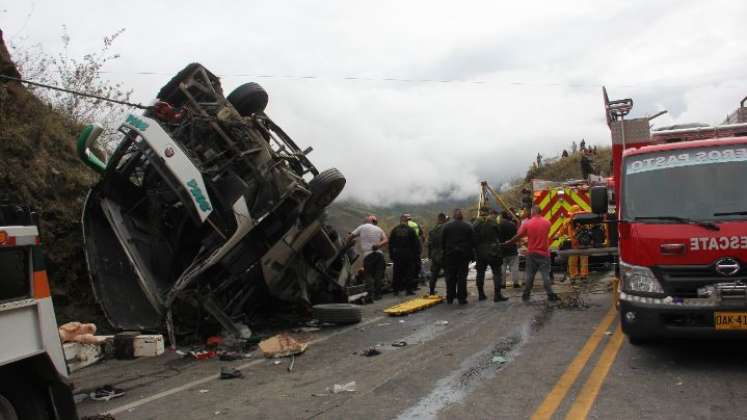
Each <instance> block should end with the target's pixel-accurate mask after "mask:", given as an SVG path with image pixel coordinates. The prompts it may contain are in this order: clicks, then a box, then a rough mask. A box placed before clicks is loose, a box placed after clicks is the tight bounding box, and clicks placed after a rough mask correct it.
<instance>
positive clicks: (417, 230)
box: [405, 213, 425, 288]
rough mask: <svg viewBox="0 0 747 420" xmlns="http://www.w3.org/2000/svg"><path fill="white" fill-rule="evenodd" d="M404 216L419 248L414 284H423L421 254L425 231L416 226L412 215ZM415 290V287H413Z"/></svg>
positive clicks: (416, 256) (406, 214)
mask: <svg viewBox="0 0 747 420" xmlns="http://www.w3.org/2000/svg"><path fill="white" fill-rule="evenodd" d="M405 216H406V217H407V226H410V227H411V228H412V230H414V231H415V235H417V237H418V244H419V245H420V247H419V248H418V252H417V254H416V255H415V262H414V264H415V282H416V283H421V284H425V280H424V279H423V280H422V281H421V276H420V275H421V274H422V273H421V272H422V271H423V260H422V252H423V240H424V236H425V230H423V228H422V227H421V226H420V224H418V222H416V221H414V220H412V215H410V213H405ZM415 287H416V288H417V285H416V286H415Z"/></svg>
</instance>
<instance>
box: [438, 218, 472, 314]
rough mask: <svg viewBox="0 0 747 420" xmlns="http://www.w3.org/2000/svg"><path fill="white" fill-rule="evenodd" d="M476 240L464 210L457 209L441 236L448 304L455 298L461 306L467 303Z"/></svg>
mask: <svg viewBox="0 0 747 420" xmlns="http://www.w3.org/2000/svg"><path fill="white" fill-rule="evenodd" d="M474 240H475V238H474V232H473V230H472V226H471V225H470V224H469V223H467V222H465V221H464V214H463V213H462V209H455V210H454V220H452V221H451V222H449V223H447V224H446V225H445V226H444V229H443V233H442V236H441V247H442V249H443V250H444V269H445V270H446V303H448V304H451V303H453V302H454V299H455V298H456V299H458V300H459V303H460V304H461V305H464V304H466V303H467V272H468V271H469V263H470V261H472V260H474V255H475V243H474Z"/></svg>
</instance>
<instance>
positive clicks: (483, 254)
mask: <svg viewBox="0 0 747 420" xmlns="http://www.w3.org/2000/svg"><path fill="white" fill-rule="evenodd" d="M472 229H473V231H474V235H475V239H474V242H475V247H476V250H477V252H476V257H477V264H475V270H476V271H477V275H476V277H475V283H476V284H477V299H478V300H485V299H487V296H486V295H485V272H486V271H487V269H488V267H490V271H491V272H492V273H493V289H494V294H493V302H502V301H504V300H506V299H507V298H506V297H504V296H503V295H502V294H501V277H502V276H501V266H502V261H501V251H500V242H499V239H500V226H499V225H498V221H497V220H496V216H494V215H488V209H486V208H482V209H480V216H479V217H478V218H477V220H476V221H475V223H474V224H473V225H472Z"/></svg>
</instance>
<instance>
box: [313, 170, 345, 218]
mask: <svg viewBox="0 0 747 420" xmlns="http://www.w3.org/2000/svg"><path fill="white" fill-rule="evenodd" d="M345 182H346V180H345V176H344V175H343V174H342V172H340V171H339V170H337V169H335V168H331V169H327V170H326V171H322V172H321V173H319V175H317V176H315V177H314V178H313V179H312V180H311V181H309V189H310V190H311V197H309V199H308V200H307V201H306V205H305V206H304V209H303V221H304V222H305V223H311V222H312V221H313V220H315V219H317V218H318V217H319V216H321V214H322V213H323V212H324V209H325V208H326V207H327V206H328V205H330V204H332V202H333V201H334V200H335V198H337V196H338V195H340V193H341V192H342V189H343V188H345Z"/></svg>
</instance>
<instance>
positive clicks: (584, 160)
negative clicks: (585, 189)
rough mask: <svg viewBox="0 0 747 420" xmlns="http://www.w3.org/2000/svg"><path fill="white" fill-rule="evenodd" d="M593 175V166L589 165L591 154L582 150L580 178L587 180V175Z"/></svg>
mask: <svg viewBox="0 0 747 420" xmlns="http://www.w3.org/2000/svg"><path fill="white" fill-rule="evenodd" d="M593 173H594V166H593V165H592V164H591V152H590V151H589V150H584V151H583V152H582V153H581V177H582V178H583V179H586V180H588V179H589V175H591V174H593Z"/></svg>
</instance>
